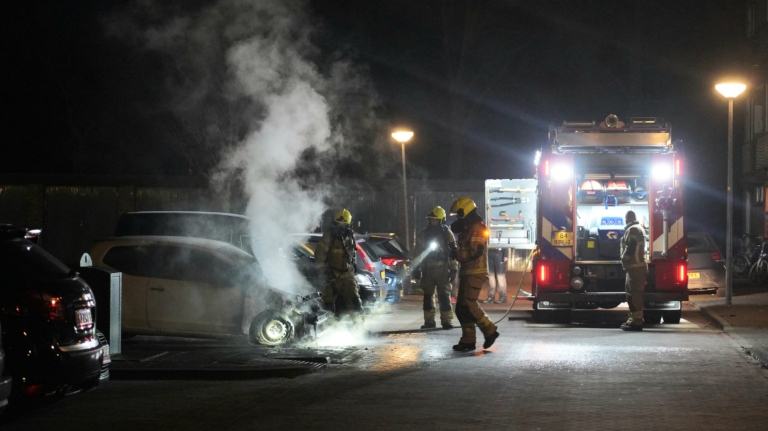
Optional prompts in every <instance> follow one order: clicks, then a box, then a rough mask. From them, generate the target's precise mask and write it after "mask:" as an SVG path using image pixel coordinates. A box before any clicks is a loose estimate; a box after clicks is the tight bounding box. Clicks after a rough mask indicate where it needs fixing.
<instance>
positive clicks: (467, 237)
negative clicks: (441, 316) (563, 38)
mask: <svg viewBox="0 0 768 431" xmlns="http://www.w3.org/2000/svg"><path fill="white" fill-rule="evenodd" d="M451 214H455V215H456V216H457V217H458V218H459V219H458V220H456V221H455V222H453V223H452V224H451V230H452V231H453V232H454V233H456V234H458V235H459V240H458V248H457V250H456V256H455V257H456V260H457V261H458V262H459V264H460V265H461V269H460V270H459V296H458V298H456V317H457V318H458V319H459V323H461V339H460V340H459V344H456V345H455V346H453V350H456V351H459V352H468V351H471V350H475V342H476V336H477V335H476V331H475V325H477V326H479V327H480V331H481V332H482V333H483V335H484V336H485V343H483V348H485V349H487V348H489V347H491V345H493V343H494V341H496V338H498V337H499V332H498V331H497V330H496V325H494V324H493V322H491V320H490V319H488V316H486V315H485V312H484V311H483V309H482V308H480V305H479V304H478V303H477V298H478V296H480V290H481V289H482V288H483V285H485V284H486V283H488V229H487V228H486V227H485V224H484V223H483V218H482V217H480V215H479V214H478V213H477V206H476V205H475V202H474V201H473V200H472V199H470V198H468V197H460V198H458V199H457V200H456V201H455V202H454V203H453V205H451Z"/></svg>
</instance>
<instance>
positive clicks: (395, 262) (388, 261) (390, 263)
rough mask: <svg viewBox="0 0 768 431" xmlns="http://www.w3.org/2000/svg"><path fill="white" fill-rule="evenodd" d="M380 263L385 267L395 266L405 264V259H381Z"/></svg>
mask: <svg viewBox="0 0 768 431" xmlns="http://www.w3.org/2000/svg"><path fill="white" fill-rule="evenodd" d="M381 261H382V262H383V263H384V265H387V266H397V265H398V264H400V263H401V262H405V259H398V258H396V257H382V258H381Z"/></svg>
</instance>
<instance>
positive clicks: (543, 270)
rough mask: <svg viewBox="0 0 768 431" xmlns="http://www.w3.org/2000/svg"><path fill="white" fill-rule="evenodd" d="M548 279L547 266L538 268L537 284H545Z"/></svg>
mask: <svg viewBox="0 0 768 431" xmlns="http://www.w3.org/2000/svg"><path fill="white" fill-rule="evenodd" d="M548 278H549V268H548V267H547V265H541V266H539V283H541V284H546V283H547V279H548Z"/></svg>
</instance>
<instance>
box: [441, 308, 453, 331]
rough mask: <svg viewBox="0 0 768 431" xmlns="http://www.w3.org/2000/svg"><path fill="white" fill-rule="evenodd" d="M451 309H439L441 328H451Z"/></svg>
mask: <svg viewBox="0 0 768 431" xmlns="http://www.w3.org/2000/svg"><path fill="white" fill-rule="evenodd" d="M452 320H453V311H441V312H440V324H441V325H442V326H443V329H453V323H451V321H452Z"/></svg>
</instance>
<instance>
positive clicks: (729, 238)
mask: <svg viewBox="0 0 768 431" xmlns="http://www.w3.org/2000/svg"><path fill="white" fill-rule="evenodd" d="M715 89H716V90H717V91H718V92H720V94H722V95H723V96H725V97H726V98H727V99H728V190H727V192H728V195H727V204H726V206H727V216H726V223H727V226H726V233H725V240H726V243H725V305H731V298H732V297H733V271H732V269H731V263H732V262H733V99H735V98H736V97H738V96H739V94H741V93H743V92H744V90H746V89H747V86H746V85H744V84H741V83H737V82H726V83H722V84H717V85H715Z"/></svg>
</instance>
